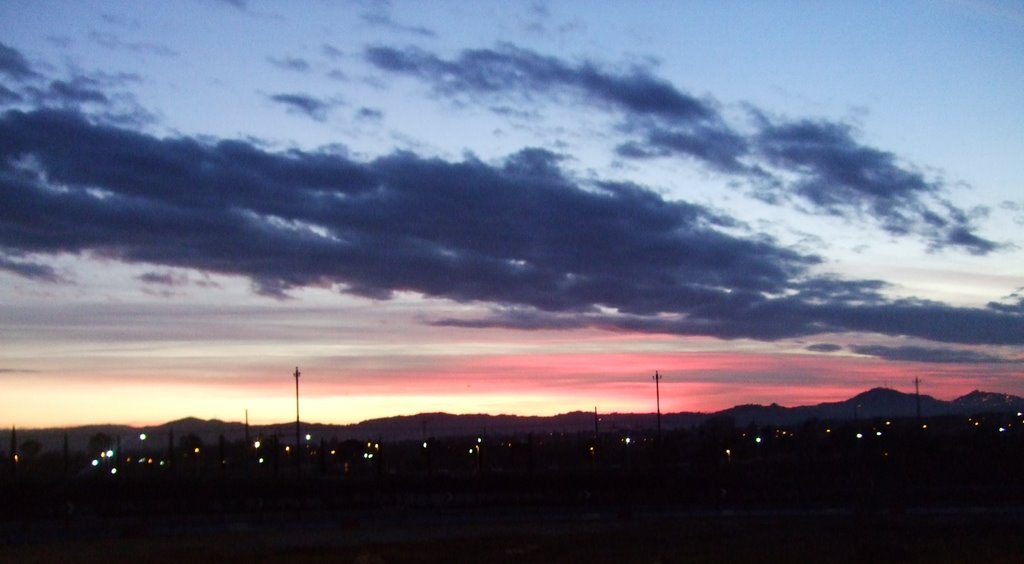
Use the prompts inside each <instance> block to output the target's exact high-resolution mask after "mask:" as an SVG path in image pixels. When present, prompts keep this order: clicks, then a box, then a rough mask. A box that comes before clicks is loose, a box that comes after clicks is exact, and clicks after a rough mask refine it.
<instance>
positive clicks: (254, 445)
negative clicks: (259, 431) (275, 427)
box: [252, 441, 263, 448]
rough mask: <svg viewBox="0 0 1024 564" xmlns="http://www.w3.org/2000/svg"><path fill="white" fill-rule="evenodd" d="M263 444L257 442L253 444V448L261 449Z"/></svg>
mask: <svg viewBox="0 0 1024 564" xmlns="http://www.w3.org/2000/svg"><path fill="white" fill-rule="evenodd" d="M261 444H263V443H261V442H259V441H256V442H254V443H252V446H253V448H260V445H261Z"/></svg>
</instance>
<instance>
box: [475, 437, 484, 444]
mask: <svg viewBox="0 0 1024 564" xmlns="http://www.w3.org/2000/svg"><path fill="white" fill-rule="evenodd" d="M482 442H484V440H483V439H482V438H481V437H477V438H476V444H480V443H482Z"/></svg>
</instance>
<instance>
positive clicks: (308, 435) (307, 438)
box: [306, 433, 313, 441]
mask: <svg viewBox="0 0 1024 564" xmlns="http://www.w3.org/2000/svg"><path fill="white" fill-rule="evenodd" d="M312 438H313V435H310V434H309V433H306V440H307V441H308V440H309V439H312Z"/></svg>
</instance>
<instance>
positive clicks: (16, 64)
mask: <svg viewBox="0 0 1024 564" xmlns="http://www.w3.org/2000/svg"><path fill="white" fill-rule="evenodd" d="M0 74H2V75H5V76H7V77H8V78H10V79H13V80H26V79H29V78H32V77H34V76H36V73H35V72H34V71H33V70H32V66H31V65H30V64H29V63H28V59H26V58H25V56H24V55H22V54H21V51H18V50H17V49H15V48H13V47H11V46H9V45H5V44H4V43H2V42H0Z"/></svg>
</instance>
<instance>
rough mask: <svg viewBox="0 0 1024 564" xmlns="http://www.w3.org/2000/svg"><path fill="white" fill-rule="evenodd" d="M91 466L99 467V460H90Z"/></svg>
mask: <svg viewBox="0 0 1024 564" xmlns="http://www.w3.org/2000/svg"><path fill="white" fill-rule="evenodd" d="M92 465H93V466H99V465H100V461H99V460H96V459H95V458H93V459H92Z"/></svg>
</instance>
